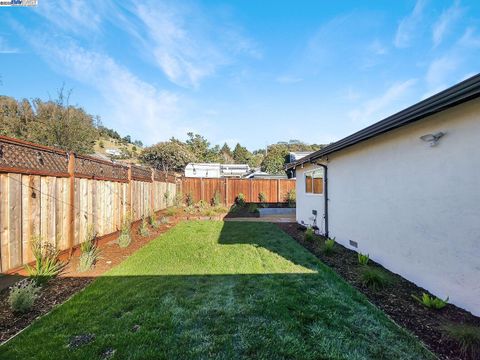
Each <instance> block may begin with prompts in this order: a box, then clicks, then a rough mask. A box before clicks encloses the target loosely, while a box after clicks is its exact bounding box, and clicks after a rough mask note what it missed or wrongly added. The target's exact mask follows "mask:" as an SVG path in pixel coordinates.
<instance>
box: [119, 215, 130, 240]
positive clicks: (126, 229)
mask: <svg viewBox="0 0 480 360" xmlns="http://www.w3.org/2000/svg"><path fill="white" fill-rule="evenodd" d="M131 226H132V217H131V215H130V214H126V215H125V218H124V219H123V222H122V230H121V233H120V236H119V237H118V246H120V247H121V248H126V247H128V245H130V243H131V242H132V235H131V233H130V232H131Z"/></svg>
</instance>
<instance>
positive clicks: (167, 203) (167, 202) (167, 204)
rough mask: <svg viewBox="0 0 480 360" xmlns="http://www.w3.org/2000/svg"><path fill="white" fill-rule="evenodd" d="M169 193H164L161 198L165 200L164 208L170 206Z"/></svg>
mask: <svg viewBox="0 0 480 360" xmlns="http://www.w3.org/2000/svg"><path fill="white" fill-rule="evenodd" d="M170 195H171V194H170V191H168V190H167V191H165V193H164V194H163V198H164V199H165V205H166V206H169V205H170Z"/></svg>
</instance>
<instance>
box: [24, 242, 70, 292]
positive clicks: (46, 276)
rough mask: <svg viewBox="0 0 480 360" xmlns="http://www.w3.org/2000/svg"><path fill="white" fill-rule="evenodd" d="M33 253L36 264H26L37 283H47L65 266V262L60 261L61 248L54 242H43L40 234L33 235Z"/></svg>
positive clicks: (29, 273)
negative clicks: (32, 265)
mask: <svg viewBox="0 0 480 360" xmlns="http://www.w3.org/2000/svg"><path fill="white" fill-rule="evenodd" d="M31 246H32V253H33V256H34V257H35V266H34V267H31V266H30V265H25V268H26V270H27V273H28V275H29V276H30V278H32V279H33V280H34V281H35V283H36V284H37V285H42V284H45V283H46V282H47V281H48V280H50V279H52V278H54V277H56V276H57V275H58V274H60V273H61V272H62V270H63V269H64V268H65V263H63V262H62V261H60V259H59V255H60V250H56V249H55V247H54V246H53V245H52V244H43V245H42V239H41V237H39V236H34V237H32V242H31Z"/></svg>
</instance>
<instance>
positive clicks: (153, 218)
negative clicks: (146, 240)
mask: <svg viewBox="0 0 480 360" xmlns="http://www.w3.org/2000/svg"><path fill="white" fill-rule="evenodd" d="M148 223H149V224H150V226H151V227H152V229H154V230H156V229H158V226H159V223H158V221H157V216H156V215H155V211H153V209H152V210H150V215H148Z"/></svg>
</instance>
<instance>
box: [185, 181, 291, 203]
mask: <svg viewBox="0 0 480 360" xmlns="http://www.w3.org/2000/svg"><path fill="white" fill-rule="evenodd" d="M292 189H295V180H294V179H228V178H225V179H207V178H182V181H181V183H180V191H181V192H182V194H183V195H184V196H186V195H187V194H191V196H192V197H193V201H195V202H197V201H199V200H205V201H207V202H209V203H210V202H211V201H212V199H213V198H214V196H215V193H216V192H217V193H218V194H220V198H221V202H222V203H223V204H225V205H227V206H229V205H231V204H233V203H234V202H235V199H236V197H237V196H238V194H240V193H242V194H243V195H244V196H245V201H246V202H254V203H258V202H260V199H259V194H260V193H263V194H264V195H265V197H266V202H270V203H279V202H286V201H287V199H286V198H287V193H288V192H289V191H290V190H292Z"/></svg>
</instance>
